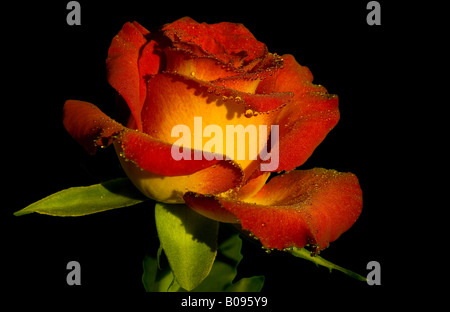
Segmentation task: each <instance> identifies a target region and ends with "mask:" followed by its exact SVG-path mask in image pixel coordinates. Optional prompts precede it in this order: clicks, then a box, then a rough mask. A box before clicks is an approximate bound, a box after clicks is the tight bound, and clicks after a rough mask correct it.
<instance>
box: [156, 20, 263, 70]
mask: <svg viewBox="0 0 450 312" xmlns="http://www.w3.org/2000/svg"><path fill="white" fill-rule="evenodd" d="M163 31H165V34H166V36H168V37H169V38H170V39H172V41H174V42H187V43H193V44H195V45H197V46H199V47H201V48H202V49H203V50H204V51H207V52H208V53H210V54H212V55H214V56H216V57H218V58H219V59H220V60H222V61H224V62H225V63H229V62H232V63H233V65H234V66H235V67H238V66H240V64H241V63H242V62H244V63H247V62H249V61H251V60H253V59H256V58H259V57H261V56H263V55H264V54H265V53H267V48H266V46H265V44H263V43H262V42H259V41H258V40H256V38H255V37H254V36H253V35H252V33H251V32H250V31H249V30H248V29H247V28H246V27H245V26H244V25H242V24H235V23H226V22H223V23H219V24H210V25H208V24H206V23H201V24H199V23H197V22H196V21H194V20H193V19H191V18H189V17H184V18H181V19H179V20H177V21H175V22H173V23H171V24H167V25H165V26H164V27H163Z"/></svg>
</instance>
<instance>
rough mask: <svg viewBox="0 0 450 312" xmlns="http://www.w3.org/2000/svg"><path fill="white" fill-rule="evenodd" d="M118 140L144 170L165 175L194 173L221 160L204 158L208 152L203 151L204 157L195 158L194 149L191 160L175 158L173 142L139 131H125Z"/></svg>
mask: <svg viewBox="0 0 450 312" xmlns="http://www.w3.org/2000/svg"><path fill="white" fill-rule="evenodd" d="M118 140H119V141H120V143H121V147H122V149H123V153H124V154H123V156H124V157H125V158H126V159H128V160H131V161H133V162H135V163H136V164H137V165H138V166H139V167H141V168H142V169H144V170H147V171H150V172H152V173H155V174H159V175H163V176H178V175H187V174H192V173H194V172H197V171H199V170H202V169H205V168H207V167H210V166H212V165H215V164H217V163H219V162H220V160H216V159H215V158H213V159H212V160H207V159H206V158H204V154H206V153H202V159H200V160H195V158H194V151H193V150H190V154H191V159H190V160H189V159H187V160H186V159H180V160H175V159H174V158H173V157H172V154H171V153H172V145H171V144H168V143H164V142H162V141H159V140H156V139H154V138H152V137H151V136H149V135H146V134H144V133H142V132H138V131H127V132H124V133H123V134H121V135H120V136H119V138H118ZM220 156H222V155H220ZM211 158H212V157H211ZM211 158H210V159H211Z"/></svg>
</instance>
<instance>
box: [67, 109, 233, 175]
mask: <svg viewBox="0 0 450 312" xmlns="http://www.w3.org/2000/svg"><path fill="white" fill-rule="evenodd" d="M63 123H64V126H65V127H66V130H67V131H68V132H69V133H70V135H71V136H72V137H73V138H74V139H75V140H77V141H78V142H79V143H80V144H81V145H82V146H83V147H84V148H85V149H86V150H87V151H88V152H89V153H90V154H94V153H95V151H96V149H97V147H98V146H103V147H106V146H108V145H109V144H111V143H112V141H114V140H118V141H120V143H121V146H122V148H123V150H124V153H125V154H124V156H125V157H126V158H127V159H129V160H131V161H134V162H135V163H137V164H138V165H139V166H140V167H141V168H142V169H145V170H147V171H150V172H152V173H155V174H160V175H166V176H179V175H188V174H192V173H194V172H197V171H199V170H202V169H205V168H208V167H211V166H213V165H214V164H217V163H219V162H221V161H220V160H216V159H215V158H213V159H212V160H207V159H205V158H204V156H205V153H203V154H202V156H203V157H202V159H201V160H194V155H193V153H194V152H191V156H192V158H191V159H192V160H184V159H181V160H179V161H176V160H175V159H174V158H173V157H172V155H171V148H172V145H171V144H167V143H163V142H161V141H159V140H156V139H154V138H152V137H150V136H148V135H146V134H144V133H142V132H139V131H133V130H130V129H128V128H126V127H124V126H122V125H121V124H119V123H118V122H116V121H114V120H113V119H111V118H109V117H108V116H107V115H106V114H104V113H103V112H102V111H101V110H100V109H98V108H97V107H96V106H95V105H93V104H91V103H88V102H83V101H75V100H68V101H66V103H65V104H64V120H63ZM212 156H214V155H212ZM211 158H212V157H211ZM236 171H239V169H238V168H236ZM237 175H239V176H241V173H240V171H239V173H238V174H237Z"/></svg>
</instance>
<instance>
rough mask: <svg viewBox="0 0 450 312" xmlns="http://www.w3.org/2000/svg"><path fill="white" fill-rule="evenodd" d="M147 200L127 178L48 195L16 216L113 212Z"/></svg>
mask: <svg viewBox="0 0 450 312" xmlns="http://www.w3.org/2000/svg"><path fill="white" fill-rule="evenodd" d="M145 200H148V198H147V197H145V196H144V195H142V194H141V193H140V192H139V191H138V190H137V189H136V187H135V186H134V185H133V184H132V183H131V181H130V180H129V179H128V178H120V179H115V180H110V181H107V182H103V183H100V184H94V185H91V186H82V187H71V188H68V189H65V190H62V191H59V192H57V193H54V194H52V195H50V196H47V197H45V198H43V199H41V200H39V201H37V202H35V203H33V204H31V205H29V206H27V207H25V208H24V209H22V210H19V211H17V212H15V213H14V215H15V216H22V215H25V214H29V213H32V212H37V213H41V214H47V215H52V216H60V217H77V216H84V215H88V214H92V213H97V212H101V211H106V210H110V209H116V208H122V207H128V206H132V205H135V204H138V203H141V202H143V201H145Z"/></svg>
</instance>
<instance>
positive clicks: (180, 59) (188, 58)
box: [164, 48, 243, 81]
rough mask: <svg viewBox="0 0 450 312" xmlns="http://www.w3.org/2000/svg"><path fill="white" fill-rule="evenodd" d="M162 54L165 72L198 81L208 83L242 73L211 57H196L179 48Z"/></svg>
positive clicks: (166, 50) (165, 50)
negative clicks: (164, 56)
mask: <svg viewBox="0 0 450 312" xmlns="http://www.w3.org/2000/svg"><path fill="white" fill-rule="evenodd" d="M164 53H165V55H166V58H167V65H166V68H165V70H166V71H168V72H175V73H178V74H181V75H185V76H188V77H195V78H196V79H199V80H204V81H210V80H216V79H219V78H225V77H230V76H236V75H241V74H242V73H243V72H242V71H240V70H238V69H236V68H234V67H230V66H228V65H227V64H225V63H223V62H222V61H221V60H219V59H218V58H216V57H214V56H211V55H208V56H197V55H195V54H194V53H192V52H190V51H187V50H184V49H179V48H178V49H177V48H166V49H164Z"/></svg>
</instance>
